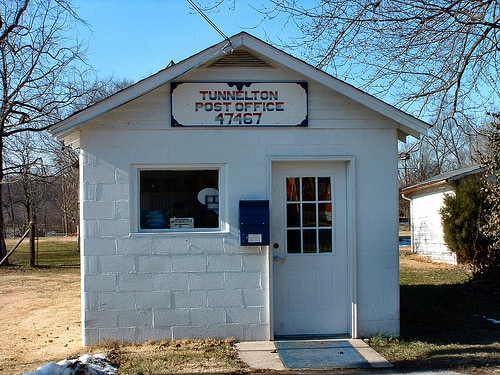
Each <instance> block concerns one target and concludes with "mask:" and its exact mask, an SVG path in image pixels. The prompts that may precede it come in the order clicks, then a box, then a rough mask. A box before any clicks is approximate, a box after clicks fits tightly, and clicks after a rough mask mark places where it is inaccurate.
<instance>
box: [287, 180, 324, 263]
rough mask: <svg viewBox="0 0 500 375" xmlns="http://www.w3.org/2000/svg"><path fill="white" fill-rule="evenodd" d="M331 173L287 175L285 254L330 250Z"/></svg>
mask: <svg viewBox="0 0 500 375" xmlns="http://www.w3.org/2000/svg"><path fill="white" fill-rule="evenodd" d="M331 188H332V180H331V177H287V179H286V190H287V191H286V196H287V202H286V235H287V252H288V253H289V254H311V253H316V254H317V253H332V252H333V223H332V203H333V201H332V191H331Z"/></svg>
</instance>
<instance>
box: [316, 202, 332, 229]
mask: <svg viewBox="0 0 500 375" xmlns="http://www.w3.org/2000/svg"><path fill="white" fill-rule="evenodd" d="M318 220H319V223H318V225H319V226H320V227H329V226H331V225H332V205H331V203H320V204H318Z"/></svg>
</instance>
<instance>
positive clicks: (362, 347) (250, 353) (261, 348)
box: [236, 339, 462, 375]
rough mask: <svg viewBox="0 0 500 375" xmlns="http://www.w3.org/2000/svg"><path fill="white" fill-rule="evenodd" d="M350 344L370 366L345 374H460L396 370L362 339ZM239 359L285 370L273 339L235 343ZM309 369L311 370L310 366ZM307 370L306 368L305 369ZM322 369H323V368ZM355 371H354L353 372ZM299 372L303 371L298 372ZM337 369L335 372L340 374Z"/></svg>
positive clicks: (256, 366)
mask: <svg viewBox="0 0 500 375" xmlns="http://www.w3.org/2000/svg"><path fill="white" fill-rule="evenodd" d="M349 342H350V343H351V344H352V346H353V347H354V348H355V349H356V350H357V351H358V352H359V353H360V354H361V355H362V356H363V357H364V358H365V359H366V360H367V361H368V362H369V363H370V366H371V368H370V369H367V368H363V369H359V370H353V369H346V374H356V375H373V371H374V370H376V374H377V375H382V374H387V375H410V374H412V375H462V374H460V373H457V372H454V371H449V370H435V371H433V370H424V371H404V372H401V371H398V370H394V369H393V368H392V365H391V364H390V363H389V362H388V361H387V360H386V359H385V358H384V357H382V356H381V355H380V354H378V353H377V352H376V351H375V350H373V349H372V348H371V347H370V346H369V345H367V344H366V343H365V342H364V341H363V340H360V339H350V340H349ZM236 348H237V350H238V353H239V356H240V359H241V360H242V361H244V362H245V363H246V364H248V366H250V368H252V369H254V370H277V371H280V370H287V369H286V367H285V366H284V365H283V362H282V361H281V358H280V356H279V353H278V350H277V349H276V345H275V344H274V342H273V341H248V342H240V343H237V344H236ZM310 370H313V369H312V368H311V369H310ZM306 371H307V370H306ZM323 371H324V370H323ZM353 371H355V372H353ZM299 373H303V372H300V371H299ZM340 373H341V372H339V371H338V370H336V371H335V374H340Z"/></svg>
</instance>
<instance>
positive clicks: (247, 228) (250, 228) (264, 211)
mask: <svg viewBox="0 0 500 375" xmlns="http://www.w3.org/2000/svg"><path fill="white" fill-rule="evenodd" d="M240 245H241V246H267V245H269V201H268V200H241V201H240Z"/></svg>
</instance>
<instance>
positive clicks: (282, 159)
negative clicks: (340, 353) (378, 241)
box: [267, 155, 358, 340]
mask: <svg viewBox="0 0 500 375" xmlns="http://www.w3.org/2000/svg"><path fill="white" fill-rule="evenodd" d="M294 162H297V163H298V162H332V163H345V168H346V207H347V212H346V226H347V252H348V255H347V263H348V264H347V272H348V276H347V279H348V283H349V285H348V291H347V298H348V301H349V307H348V308H349V310H350V314H349V315H350V320H351V322H350V325H349V326H350V332H349V334H350V336H351V338H358V302H357V301H358V296H357V280H358V277H357V245H356V212H357V211H356V159H355V157H354V156H352V155H330V156H324V155H321V156H314V155H311V156H268V158H267V175H268V178H267V196H268V197H269V209H270V210H271V212H272V210H273V206H274V207H276V206H277V204H275V203H274V202H273V194H272V180H273V165H276V164H278V163H294ZM273 238H274V237H273V233H271V234H270V243H271V244H272V243H273ZM267 261H268V270H269V295H268V297H269V299H268V306H269V312H268V313H269V329H270V332H269V338H270V339H271V340H274V306H273V297H274V296H273V293H274V291H273V290H274V281H273V252H272V245H270V246H269V251H268V260H267Z"/></svg>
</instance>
